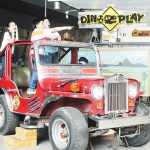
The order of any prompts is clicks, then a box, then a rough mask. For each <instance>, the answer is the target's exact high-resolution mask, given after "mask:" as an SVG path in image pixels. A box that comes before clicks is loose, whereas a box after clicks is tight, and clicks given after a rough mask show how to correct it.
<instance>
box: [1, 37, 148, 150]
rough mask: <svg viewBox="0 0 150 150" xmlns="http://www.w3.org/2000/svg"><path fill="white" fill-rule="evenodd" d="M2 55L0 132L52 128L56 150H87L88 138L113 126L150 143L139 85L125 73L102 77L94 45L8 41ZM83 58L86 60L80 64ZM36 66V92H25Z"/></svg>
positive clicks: (135, 141) (128, 139) (130, 140)
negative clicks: (53, 54) (51, 51)
mask: <svg viewBox="0 0 150 150" xmlns="http://www.w3.org/2000/svg"><path fill="white" fill-rule="evenodd" d="M47 47H48V48H50V49H55V50H56V49H57V50H58V52H56V53H57V54H58V57H57V58H58V61H57V62H56V63H55V64H53V63H49V59H51V58H50V56H51V54H50V55H49V54H48V53H47V52H46V49H47ZM12 49H14V51H15V52H14V54H12ZM30 50H34V58H33V59H28V57H27V56H29V51H30ZM41 50H42V53H41ZM3 53H5V60H6V62H5V70H4V74H3V77H2V78H1V80H0V94H1V95H0V133H1V134H3V135H5V134H11V133H13V132H14V131H15V127H16V126H19V125H20V124H21V126H22V127H25V128H32V127H33V128H43V127H46V126H48V128H49V130H48V134H49V139H50V142H51V144H52V147H53V149H54V150H86V148H87V145H88V141H89V137H91V136H97V135H103V134H104V133H107V132H108V131H109V129H114V130H115V131H116V132H117V133H118V135H119V136H120V137H121V138H122V139H124V140H123V142H125V143H127V144H129V145H130V146H141V145H143V144H145V143H147V142H148V141H149V139H150V132H149V131H150V129H149V128H150V126H149V123H150V118H149V109H148V108H147V106H146V105H145V104H144V103H143V102H141V101H140V99H138V97H139V96H140V95H141V94H142V92H141V91H140V83H139V82H138V81H137V80H135V79H126V78H125V77H124V76H123V75H121V74H114V75H113V76H107V77H102V76H101V70H100V69H101V67H100V66H101V61H100V54H99V51H98V50H97V49H96V47H94V46H93V45H92V44H88V43H80V42H70V41H46V40H41V41H38V42H35V43H32V42H30V41H17V42H15V43H10V44H8V45H7V46H6V47H5V48H4V50H3ZM85 54H86V55H85ZM79 57H86V58H87V59H88V62H86V63H84V64H82V63H81V62H80V63H79V62H78V59H79ZM43 58H44V59H45V60H47V61H43ZM29 60H31V61H29ZM33 62H34V63H35V62H36V67H33V66H35V65H33V64H32V63H33ZM32 69H34V70H37V76H38V82H37V87H36V93H35V94H34V95H27V93H26V92H27V88H28V86H29V81H30V77H31V72H32Z"/></svg>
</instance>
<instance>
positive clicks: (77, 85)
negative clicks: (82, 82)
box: [71, 83, 80, 92]
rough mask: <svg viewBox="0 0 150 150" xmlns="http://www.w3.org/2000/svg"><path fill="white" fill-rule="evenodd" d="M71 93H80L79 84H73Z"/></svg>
mask: <svg viewBox="0 0 150 150" xmlns="http://www.w3.org/2000/svg"><path fill="white" fill-rule="evenodd" d="M71 91H72V92H79V91H80V86H79V83H72V84H71Z"/></svg>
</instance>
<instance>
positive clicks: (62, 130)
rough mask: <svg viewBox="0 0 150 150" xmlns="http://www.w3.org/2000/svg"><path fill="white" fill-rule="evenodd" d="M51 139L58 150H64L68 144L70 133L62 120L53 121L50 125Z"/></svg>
mask: <svg viewBox="0 0 150 150" xmlns="http://www.w3.org/2000/svg"><path fill="white" fill-rule="evenodd" d="M51 131H52V139H53V141H54V143H55V145H56V147H57V148H59V149H65V148H66V147H67V146H68V144H69V142H70V131H69V128H68V125H67V123H66V122H65V121H64V120H62V119H55V120H54V122H53V124H52V128H51Z"/></svg>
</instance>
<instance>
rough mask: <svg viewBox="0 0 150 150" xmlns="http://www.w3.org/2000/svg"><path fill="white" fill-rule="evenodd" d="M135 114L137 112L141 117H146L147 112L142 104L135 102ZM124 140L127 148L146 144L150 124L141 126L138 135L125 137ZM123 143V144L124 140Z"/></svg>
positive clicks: (149, 135) (149, 137)
mask: <svg viewBox="0 0 150 150" xmlns="http://www.w3.org/2000/svg"><path fill="white" fill-rule="evenodd" d="M135 112H138V113H139V114H141V115H148V113H149V110H148V107H147V106H146V105H145V104H144V103H141V102H137V103H136V109H135ZM139 121H140V120H139ZM125 138H126V141H127V142H128V145H129V146H134V147H138V146H142V145H144V144H146V143H148V142H149V140H150V124H147V125H141V127H140V135H134V136H126V137H125ZM123 142H124V143H125V141H124V140H123Z"/></svg>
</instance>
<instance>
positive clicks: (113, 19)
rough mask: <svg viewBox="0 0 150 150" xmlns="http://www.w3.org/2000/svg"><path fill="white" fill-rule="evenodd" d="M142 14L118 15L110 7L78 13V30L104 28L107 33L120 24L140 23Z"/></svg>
mask: <svg viewBox="0 0 150 150" xmlns="http://www.w3.org/2000/svg"><path fill="white" fill-rule="evenodd" d="M143 18H144V14H140V13H132V14H127V15H122V14H119V13H118V12H117V11H116V10H115V9H114V8H113V7H112V6H109V7H108V8H107V9H106V10H103V11H94V12H93V11H86V12H79V13H78V24H79V28H102V27H103V26H105V28H106V29H108V31H113V30H114V29H115V28H116V27H118V26H119V25H120V24H122V23H127V24H133V23H140V22H142V20H143Z"/></svg>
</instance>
